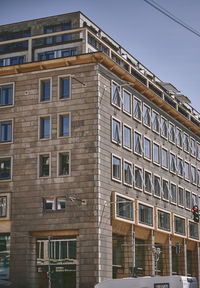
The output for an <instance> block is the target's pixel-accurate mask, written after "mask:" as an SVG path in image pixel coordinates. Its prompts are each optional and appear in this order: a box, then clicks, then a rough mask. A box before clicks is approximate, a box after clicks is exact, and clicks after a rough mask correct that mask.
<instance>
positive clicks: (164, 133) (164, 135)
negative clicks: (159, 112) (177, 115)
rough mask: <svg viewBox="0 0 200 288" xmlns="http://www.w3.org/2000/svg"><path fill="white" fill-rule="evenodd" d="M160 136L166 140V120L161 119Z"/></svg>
mask: <svg viewBox="0 0 200 288" xmlns="http://www.w3.org/2000/svg"><path fill="white" fill-rule="evenodd" d="M161 136H163V137H165V138H167V120H166V119H165V118H163V117H161Z"/></svg>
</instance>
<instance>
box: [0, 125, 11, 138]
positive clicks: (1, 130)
mask: <svg viewBox="0 0 200 288" xmlns="http://www.w3.org/2000/svg"><path fill="white" fill-rule="evenodd" d="M11 140H12V122H11V121H9V122H1V123H0V142H1V143H2V142H10V141H11Z"/></svg>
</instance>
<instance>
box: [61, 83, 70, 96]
mask: <svg viewBox="0 0 200 288" xmlns="http://www.w3.org/2000/svg"><path fill="white" fill-rule="evenodd" d="M60 88H61V89H60V90H61V91H60V98H61V99H67V98H70V79H69V78H64V79H61V87H60Z"/></svg>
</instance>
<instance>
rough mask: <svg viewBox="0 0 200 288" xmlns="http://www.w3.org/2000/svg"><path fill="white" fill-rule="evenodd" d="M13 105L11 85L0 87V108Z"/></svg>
mask: <svg viewBox="0 0 200 288" xmlns="http://www.w3.org/2000/svg"><path fill="white" fill-rule="evenodd" d="M7 105H13V85H4V86H0V107H1V106H7Z"/></svg>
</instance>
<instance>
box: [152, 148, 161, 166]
mask: <svg viewBox="0 0 200 288" xmlns="http://www.w3.org/2000/svg"><path fill="white" fill-rule="evenodd" d="M153 162H154V163H156V164H160V149H159V145H158V144H156V143H153Z"/></svg>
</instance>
